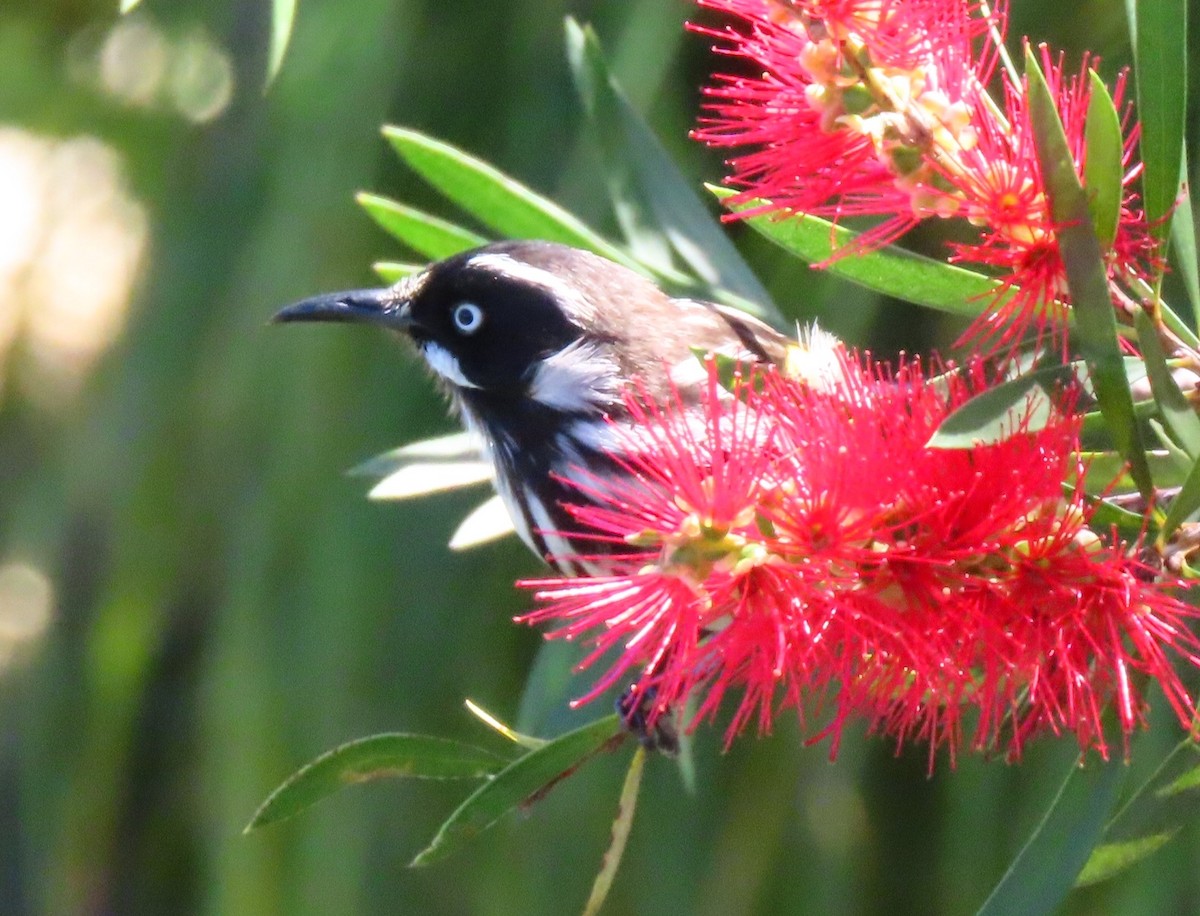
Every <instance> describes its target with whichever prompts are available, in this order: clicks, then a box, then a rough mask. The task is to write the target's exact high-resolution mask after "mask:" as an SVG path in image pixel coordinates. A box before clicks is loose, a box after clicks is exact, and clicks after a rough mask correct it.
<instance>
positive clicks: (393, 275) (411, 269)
mask: <svg viewBox="0 0 1200 916" xmlns="http://www.w3.org/2000/svg"><path fill="white" fill-rule="evenodd" d="M371 269H372V270H373V271H375V273H376V274H378V275H379V279H381V280H382V281H383V282H384V283H386V284H387V285H388V286H391V285H392V284H393V283H395V282H397V281H398V280H403V279H404V278H405V277H411V276H412V275H413V274H415V273H419V272H420V271H422V270H424V269H425V265H424V264H401V263H399V262H398V261H376V262H375V263H374V264H372V265H371Z"/></svg>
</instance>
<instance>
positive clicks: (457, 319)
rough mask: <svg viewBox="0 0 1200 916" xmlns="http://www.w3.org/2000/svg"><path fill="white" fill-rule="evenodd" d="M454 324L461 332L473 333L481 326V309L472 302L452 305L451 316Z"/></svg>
mask: <svg viewBox="0 0 1200 916" xmlns="http://www.w3.org/2000/svg"><path fill="white" fill-rule="evenodd" d="M451 317H452V318H453V320H454V326H455V327H456V328H458V330H459V331H460V332H461V333H463V334H474V333H475V332H476V331H478V330H479V329H480V328H481V327H483V309H481V308H480V307H479V306H477V305H476V304H475V303H474V302H463V303H461V304H459V305H456V306H455V307H454V314H453V315H452V316H451Z"/></svg>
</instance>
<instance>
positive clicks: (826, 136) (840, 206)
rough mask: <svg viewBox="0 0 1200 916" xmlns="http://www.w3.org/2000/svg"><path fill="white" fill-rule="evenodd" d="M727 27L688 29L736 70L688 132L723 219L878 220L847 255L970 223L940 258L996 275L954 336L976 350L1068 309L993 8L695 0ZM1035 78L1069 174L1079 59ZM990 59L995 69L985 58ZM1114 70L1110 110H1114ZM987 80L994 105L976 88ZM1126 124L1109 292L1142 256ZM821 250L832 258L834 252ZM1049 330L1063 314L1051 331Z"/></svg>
mask: <svg viewBox="0 0 1200 916" xmlns="http://www.w3.org/2000/svg"><path fill="white" fill-rule="evenodd" d="M698 2H699V4H700V5H701V6H705V7H710V8H712V9H715V10H719V11H722V12H724V13H726V14H728V15H730V16H731V17H732V18H733V20H734V22H735V23H737V25H736V26H734V25H731V26H726V27H725V28H724V29H721V30H715V29H707V28H697V30H698V31H701V32H704V33H705V34H708V35H709V36H710V37H712V38H713V39H714V40H715V43H716V50H717V51H718V53H720V54H722V55H725V56H728V57H731V58H734V59H741V60H744V61H745V62H746V64H747V65H748V66H749V67H750V68H752V70H753V75H751V76H736V75H721V74H718V75H717V76H715V77H714V83H713V85H711V86H709V87H708V88H707V89H706V90H705V94H706V95H707V97H708V100H709V101H708V105H707V113H706V115H705V116H704V117H703V118H702V119H701V124H700V127H699V128H698V129H697V130H696V131H695V133H694V135H695V136H696V138H697V139H700V140H702V141H704V142H706V143H708V144H710V145H712V146H716V147H721V148H736V149H738V150H739V152H738V153H737V154H736V155H735V156H734V157H733V158H732V159H731V160H730V165H731V166H732V170H733V171H732V175H731V177H730V183H731V184H733V185H734V186H736V187H739V188H740V189H741V190H740V192H739V193H738V194H736V195H735V196H734V197H733V198H731V200H730V204H731V205H732V206H733V207H734V208H735V209H736V210H737V214H736V215H737V216H750V215H758V214H761V213H764V212H774V211H781V212H793V213H808V214H813V215H816V216H821V217H825V218H828V219H832V220H834V221H838V220H841V219H844V218H846V217H851V216H874V217H880V218H881V221H880V222H879V223H878V224H877V225H876V226H875V227H874V228H872V229H870V230H868V231H867V232H866V233H864V234H863V236H862V237H861V239H860V241H859V242H858V246H859V247H861V246H867V247H871V246H878V245H883V244H887V243H890V242H892V241H894V240H895V239H896V238H897V237H898V236H899V235H901V234H902V233H904V232H905V231H907V230H908V229H910V228H911V227H913V226H914V225H916V224H917V223H919V222H921V221H922V220H926V219H929V218H939V219H951V218H960V219H964V220H966V221H968V222H969V223H970V224H971V225H973V226H974V227H975V228H976V229H977V231H978V240H977V241H976V242H973V243H965V244H956V245H954V246H953V256H954V259H955V260H958V261H962V262H967V263H971V264H976V265H981V266H983V267H985V269H992V270H995V271H997V273H998V275H999V276H1000V277H1001V279H1002V280H1003V282H1004V285H1005V291H1004V294H1003V295H1001V296H999V297H998V298H997V300H996V303H995V307H994V308H993V309H991V310H989V312H988V313H985V315H984V316H983V317H982V318H981V319H980V320H979V321H978V322H976V324H975V326H974V327H973V328H972V329H970V330H969V331H968V332H967V335H966V338H967V339H969V340H974V341H975V342H977V343H978V344H980V346H981V347H982V348H984V349H986V350H988V351H1001V350H1007V349H1009V348H1011V346H1012V345H1014V344H1016V343H1017V342H1019V341H1020V340H1021V338H1022V337H1023V336H1024V335H1025V334H1026V332H1027V331H1029V330H1031V329H1032V330H1035V331H1036V332H1038V335H1039V336H1040V335H1041V334H1042V333H1044V332H1045V331H1046V330H1047V328H1048V326H1049V325H1050V324H1051V323H1054V322H1056V321H1057V320H1058V319H1060V318H1061V317H1062V315H1061V308H1062V305H1063V304H1064V303H1066V302H1067V301H1068V296H1067V290H1066V282H1065V271H1064V270H1063V266H1062V259H1061V257H1060V255H1059V252H1058V246H1057V238H1056V227H1055V225H1054V221H1053V219H1052V218H1051V214H1050V205H1049V201H1048V197H1047V194H1046V188H1045V184H1044V182H1043V180H1042V176H1041V171H1040V168H1039V166H1038V162H1037V156H1036V153H1035V148H1034V144H1033V130H1032V125H1031V123H1030V117H1029V111H1028V106H1027V103H1026V99H1027V92H1026V83H1025V80H1024V78H1023V77H1021V76H1020V75H1019V74H1017V73H1016V72H1015V70H1014V69H1013V68H1012V67H1011V63H1010V62H1008V61H1007V57H1006V55H1005V53H1004V49H1003V46H1002V44H1001V41H1002V36H1003V33H1004V30H1005V27H1006V24H1007V15H1006V8H1005V7H1004V6H1003V5H1002V4H1001V5H998V6H997V7H996V9H994V10H993V9H992V8H990V7H988V6H987V5H986V4H982V3H972V2H968V0H897V2H894V3H883V4H881V3H878V2H877V0H858V2H853V0H841V2H815V0H811V2H805V0H698ZM1042 59H1043V65H1044V68H1045V70H1046V76H1047V81H1048V83H1049V85H1050V87H1051V90H1052V92H1053V93H1054V95H1055V97H1056V98H1057V99H1058V100H1059V113H1060V116H1061V118H1062V121H1063V125H1064V128H1065V130H1066V132H1067V136H1068V140H1069V143H1070V146H1071V152H1072V158H1073V160H1074V166H1075V171H1076V173H1077V174H1078V175H1079V176H1080V178H1081V180H1082V179H1083V178H1084V158H1085V152H1086V150H1085V144H1084V127H1085V121H1086V117H1087V113H1088V102H1089V100H1090V92H1091V89H1090V84H1089V81H1088V79H1087V63H1088V62H1087V60H1086V59H1085V61H1084V64H1083V66H1082V68H1081V70H1080V75H1079V76H1077V77H1075V78H1071V79H1068V78H1065V77H1064V74H1063V69H1062V62H1061V60H1054V59H1053V58H1052V56H1051V55H1050V54H1049V52H1047V51H1045V50H1044V49H1043V52H1042ZM1001 61H1003V62H1004V63H1005V66H1003V67H1000V66H998V65H999V64H1000V63H1001ZM1124 82H1125V81H1124V77H1123V76H1122V77H1121V78H1120V79H1119V80H1118V83H1117V86H1116V90H1115V92H1114V101H1115V103H1116V104H1117V105H1118V106H1120V105H1121V104H1122V95H1123V92H1124ZM994 83H998V84H999V87H1000V90H1001V93H1002V97H1001V99H1000V101H997V100H996V99H994V98H993V97H992V96H991V95H990V94H989V92H988V87H989V85H992V84H994ZM1137 133H1138V130H1137V127H1136V125H1134V124H1133V123H1132V121H1131V119H1130V118H1129V117H1128V115H1127V116H1126V118H1125V124H1124V164H1125V175H1124V181H1123V200H1122V207H1121V213H1120V220H1119V225H1118V230H1117V236H1116V238H1115V240H1113V242H1112V243H1111V244H1110V245H1109V246H1108V250H1107V251H1106V252H1105V256H1106V260H1107V263H1108V269H1109V276H1110V279H1111V281H1112V283H1111V288H1112V293H1113V297H1114V300H1115V302H1116V304H1117V305H1118V306H1122V307H1124V306H1127V305H1128V304H1130V303H1131V302H1132V301H1133V300H1134V299H1136V297H1130V296H1129V295H1128V294H1127V293H1126V292H1125V291H1124V289H1123V284H1125V283H1129V282H1133V283H1136V282H1138V281H1139V280H1140V279H1145V278H1147V277H1149V276H1151V275H1152V274H1153V273H1154V272H1155V271H1156V270H1158V269H1159V267H1160V266H1161V265H1160V264H1159V262H1158V261H1157V260H1156V255H1155V247H1154V243H1153V241H1152V239H1151V236H1150V233H1149V230H1148V227H1147V225H1146V221H1145V216H1144V214H1143V212H1142V211H1141V209H1140V207H1139V205H1138V200H1137V197H1136V194H1135V192H1134V190H1133V187H1132V186H1133V183H1134V181H1135V180H1136V179H1137V177H1138V176H1139V174H1140V166H1138V165H1137V164H1136V162H1135V160H1134V158H1133V154H1134V147H1135V145H1136V140H1137ZM835 256H836V255H835ZM1059 323H1061V322H1059Z"/></svg>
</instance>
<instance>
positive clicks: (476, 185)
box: [383, 127, 645, 273]
mask: <svg viewBox="0 0 1200 916" xmlns="http://www.w3.org/2000/svg"><path fill="white" fill-rule="evenodd" d="M383 135H384V137H385V138H386V139H387V140H388V142H389V143H391V144H392V147H393V148H394V149H395V150H396V152H397V153H398V154H399V156H400V158H401V159H403V160H404V162H405V163H406V164H407V165H408V166H409V167H410V168H412V169H413V171H415V172H416V173H417V174H419V175H420V176H421V177H422V178H424V179H425V180H426V181H428V182H429V183H430V184H431V185H433V186H434V187H435V188H437V189H438V190H439V191H440V192H441V193H442V194H444V195H445V196H446V197H447V198H448V199H450V200H451V201H453V202H454V203H456V204H457V205H458V206H460V207H462V208H463V209H464V210H465V211H466V212H467V213H470V214H471V215H472V216H474V217H475V218H476V219H478V220H479V221H480V222H481V223H483V224H484V225H485V226H487V227H488V228H490V229H492V230H493V231H495V232H497V233H498V234H500V235H503V236H507V237H509V238H516V239H546V240H547V241H551V242H561V243H562V244H564V245H574V246H575V247H577V248H586V249H588V250H590V251H594V252H595V253H597V254H599V255H603V256H604V257H606V258H608V259H609V260H612V261H616V262H617V263H619V264H624V265H625V266H626V267H629V268H632V269H634V270H638V271H641V272H643V273H644V272H645V271H644V268H642V267H641V266H640V265H639V264H638V263H637V262H636V261H634V260H633V259H632V258H630V257H629V255H627V254H625V252H623V251H621V250H620V249H619V248H617V247H615V246H614V245H613V244H612V243H610V242H608V241H607V240H606V239H604V238H603V237H602V236H600V235H598V234H597V233H596V232H594V231H593V230H592V229H589V228H588V227H587V226H585V225H584V224H583V223H582V222H580V220H578V219H577V218H576V217H574V216H572V215H571V214H570V213H568V212H567V211H566V210H564V209H563V208H562V207H560V206H559V205H558V204H556V203H554V202H553V201H551V200H548V199H547V198H545V197H542V196H541V195H540V194H538V193H536V192H535V191H532V190H530V189H529V188H527V187H526V186H525V185H523V184H521V183H520V182H518V181H515V180H514V179H512V178H510V177H508V176H507V175H505V174H504V173H503V172H501V171H499V170H498V169H496V168H494V167H492V166H491V165H488V164H487V163H486V162H484V161H482V160H480V159H476V158H475V157H474V156H471V155H470V154H468V153H465V152H463V151H462V150H460V149H457V148H455V147H453V146H451V145H450V144H448V143H443V142H442V141H441V140H435V139H433V138H432V137H428V136H426V135H425V134H422V133H419V132H417V131H415V130H409V129H407V128H403V127H385V128H383Z"/></svg>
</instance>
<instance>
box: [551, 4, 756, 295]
mask: <svg viewBox="0 0 1200 916" xmlns="http://www.w3.org/2000/svg"><path fill="white" fill-rule="evenodd" d="M566 37H567V61H568V63H569V64H570V66H571V73H572V75H573V76H574V79H575V88H576V91H577V92H578V93H579V96H580V98H581V99H582V100H583V104H584V108H585V109H586V111H587V113H588V117H589V119H590V121H591V122H592V126H593V128H594V131H593V132H594V134H595V136H596V139H597V141H598V143H599V145H600V149H601V153H602V154H603V160H604V165H605V170H606V171H607V172H608V174H609V187H610V189H612V190H613V191H614V192H615V193H614V199H613V202H614V205H615V206H616V207H617V209H618V212H625V213H627V214H629V215H630V216H631V217H634V218H635V219H636V221H637V223H638V224H648V223H650V219H649V218H648V217H649V214H645V213H642V212H639V211H640V210H642V209H643V208H644V206H645V205H649V208H650V210H651V211H652V214H653V222H654V223H656V224H657V226H656V229H657V230H658V232H661V233H665V235H666V236H667V238H668V239H669V240H670V242H671V246H672V247H673V248H674V249H675V251H677V252H678V253H679V255H680V257H682V258H683V260H684V262H685V263H686V264H687V265H688V266H689V267H691V268H692V270H694V271H695V272H696V273H697V275H699V276H700V277H701V278H702V279H704V280H705V281H706V282H708V283H710V284H711V285H712V286H714V287H716V288H722V289H726V290H729V291H730V292H732V293H734V294H735V295H737V296H739V297H741V298H742V299H744V300H747V301H749V302H751V303H754V304H755V305H757V306H758V308H757V309H755V310H754V311H756V312H757V313H758V314H759V315H762V314H763V313H764V312H766V311H770V310H771V309H772V308H773V307H772V305H771V296H770V294H769V293H768V292H767V291H766V289H765V288H764V287H763V285H762V284H761V283H760V282H759V281H758V278H757V277H756V276H755V275H754V272H753V271H751V270H750V268H749V267H748V266H747V264H746V262H745V261H744V260H742V256H741V255H740V254H739V253H738V250H737V248H735V247H734V245H733V243H732V242H731V241H730V240H729V237H728V236H727V235H726V234H725V232H724V230H723V229H722V228H721V225H720V223H719V222H718V221H717V220H716V219H715V218H714V217H713V215H712V214H711V213H710V212H709V210H708V208H707V207H706V206H705V205H704V202H703V201H702V200H701V199H700V198H699V197H698V196H697V194H696V192H695V191H694V190H693V187H694V179H691V178H688V177H687V176H685V175H684V174H683V173H682V172H680V170H679V167H678V166H676V165H675V163H674V161H673V160H672V159H671V156H670V155H669V154H668V153H667V151H666V150H665V149H664V148H663V146H662V144H661V143H660V142H659V140H658V138H657V137H656V136H655V135H654V131H653V130H651V128H650V126H649V125H648V124H647V123H646V122H645V120H644V119H643V118H642V116H641V115H640V114H639V113H638V111H637V110H636V109H635V108H634V107H633V106H632V105H631V104H630V103H629V100H628V99H627V98H626V97H625V94H624V92H623V91H622V90H621V88H620V86H618V85H617V83H616V81H615V80H614V79H613V76H612V74H611V72H610V71H609V69H608V63H607V61H606V60H605V58H604V52H603V51H602V50H601V48H600V42H599V41H598V40H597V38H596V35H595V33H594V32H593V31H592V30H591V29H590V28H585V27H582V26H580V25H579V24H578V23H577V22H576V21H575V20H574V19H571V18H569V17H568V18H567V21H566ZM643 202H644V203H643Z"/></svg>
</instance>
